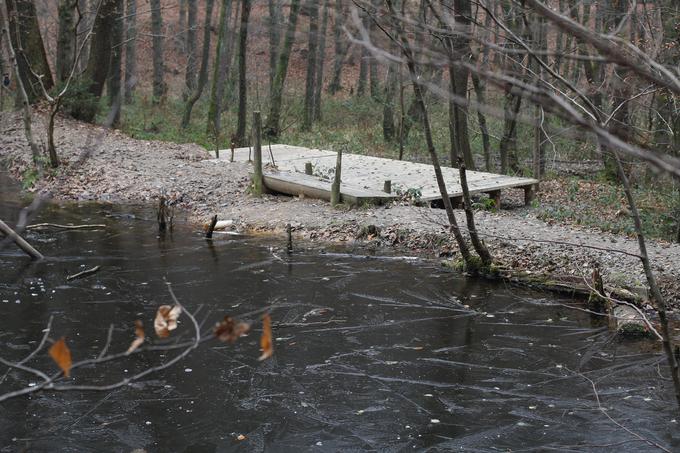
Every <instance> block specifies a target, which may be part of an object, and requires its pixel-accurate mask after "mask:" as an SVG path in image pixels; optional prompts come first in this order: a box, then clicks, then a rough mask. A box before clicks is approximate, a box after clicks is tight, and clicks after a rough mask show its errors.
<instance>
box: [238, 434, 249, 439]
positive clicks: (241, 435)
mask: <svg viewBox="0 0 680 453" xmlns="http://www.w3.org/2000/svg"><path fill="white" fill-rule="evenodd" d="M236 439H237V440H246V439H247V437H246V436H244V435H243V434H239V435H238V436H237V437H236Z"/></svg>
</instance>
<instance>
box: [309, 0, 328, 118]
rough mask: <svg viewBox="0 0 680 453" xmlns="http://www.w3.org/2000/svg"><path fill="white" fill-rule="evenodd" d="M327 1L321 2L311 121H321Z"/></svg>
mask: <svg viewBox="0 0 680 453" xmlns="http://www.w3.org/2000/svg"><path fill="white" fill-rule="evenodd" d="M328 2H329V0H325V1H324V4H323V18H322V20H321V31H320V32H319V45H318V51H317V56H316V59H317V65H316V76H315V81H314V115H313V118H312V120H313V121H321V92H322V90H323V70H324V62H325V61H326V33H327V31H328Z"/></svg>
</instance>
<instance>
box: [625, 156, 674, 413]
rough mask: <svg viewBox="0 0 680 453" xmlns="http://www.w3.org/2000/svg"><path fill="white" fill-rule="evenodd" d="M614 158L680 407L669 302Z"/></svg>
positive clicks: (630, 196)
mask: <svg viewBox="0 0 680 453" xmlns="http://www.w3.org/2000/svg"><path fill="white" fill-rule="evenodd" d="M613 153H614V155H613V157H614V159H615V161H616V166H617V169H618V171H619V178H620V180H621V183H622V184H623V189H624V191H625V193H626V199H627V200H628V207H629V208H630V213H631V216H632V217H633V223H634V225H635V234H636V236H637V240H638V247H639V249H640V261H642V267H643V269H644V271H645V277H646V278H647V284H648V285H649V289H650V293H651V295H652V301H653V302H654V306H655V308H656V311H657V313H658V314H659V321H660V324H661V336H662V338H663V341H662V343H663V350H664V352H665V354H666V360H667V361H668V367H669V368H670V370H671V379H672V380H673V387H674V388H675V399H676V401H677V403H678V407H679V408H680V372H679V369H678V362H677V359H676V357H675V354H674V353H673V344H672V339H671V332H670V327H669V325H668V304H666V300H665V299H664V297H663V295H662V294H661V291H660V290H659V286H658V285H657V283H656V277H655V276H654V271H653V270H652V265H651V263H650V261H649V255H648V254H647V244H646V241H645V236H644V234H643V232H642V223H641V221H640V213H639V212H638V209H637V205H636V203H635V198H634V197H633V192H632V190H631V187H630V181H629V180H628V177H627V176H626V172H625V171H624V169H623V165H622V164H621V159H620V158H619V155H618V153H617V152H616V151H613Z"/></svg>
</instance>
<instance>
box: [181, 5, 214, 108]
mask: <svg viewBox="0 0 680 453" xmlns="http://www.w3.org/2000/svg"><path fill="white" fill-rule="evenodd" d="M184 1H186V2H187V9H188V11H187V12H188V14H187V16H188V17H187V19H188V22H187V35H186V36H187V39H186V49H187V70H186V73H185V75H184V84H185V86H186V90H185V91H184V93H185V96H188V93H192V92H193V91H194V90H195V89H196V69H197V68H196V66H197V64H196V63H197V58H196V57H197V55H196V51H197V49H198V47H197V44H196V35H197V33H198V30H197V26H196V23H197V20H198V18H197V16H198V0H184ZM207 25H208V28H210V23H209V22H208V23H207Z"/></svg>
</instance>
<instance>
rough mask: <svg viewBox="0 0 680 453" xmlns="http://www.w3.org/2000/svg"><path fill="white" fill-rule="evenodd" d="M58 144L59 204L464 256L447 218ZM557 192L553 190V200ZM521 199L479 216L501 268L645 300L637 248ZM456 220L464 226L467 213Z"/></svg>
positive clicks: (190, 155) (180, 153)
mask: <svg viewBox="0 0 680 453" xmlns="http://www.w3.org/2000/svg"><path fill="white" fill-rule="evenodd" d="M0 119H1V120H2V123H1V130H2V134H1V136H0V159H1V160H2V161H3V162H4V163H5V165H6V166H7V167H8V169H9V171H10V173H11V174H12V175H13V176H14V177H16V178H18V179H21V178H22V177H26V175H27V174H28V173H27V172H26V171H27V169H30V168H31V166H32V165H31V161H30V150H29V148H28V146H27V145H26V140H25V137H24V131H23V127H22V124H21V120H20V117H19V116H16V115H10V114H4V115H2V116H1V117H0ZM34 129H35V132H36V134H37V136H38V137H44V125H43V124H42V121H35V125H34ZM55 139H56V142H57V143H58V146H59V150H58V151H59V154H60V158H61V162H62V164H61V167H60V168H59V169H57V170H55V171H48V173H49V174H48V175H47V176H45V177H44V178H43V179H41V180H39V181H37V182H36V184H35V186H34V187H33V189H32V190H35V191H38V190H41V191H42V190H46V191H49V192H51V194H52V195H53V196H54V197H55V198H57V199H61V200H97V201H108V202H150V201H153V200H157V199H158V197H159V196H160V194H161V192H162V191H165V192H166V193H167V194H168V196H169V198H170V199H172V200H173V202H174V203H175V206H176V209H177V212H178V213H181V212H184V213H186V214H187V216H188V217H189V219H190V220H191V221H193V222H196V223H201V224H202V223H204V222H206V221H207V220H208V219H209V218H210V217H211V216H212V215H214V214H218V216H219V218H220V219H233V220H234V228H235V229H237V230H239V231H244V232H251V233H252V232H274V233H282V232H283V231H284V230H285V227H286V224H288V223H290V224H291V225H292V226H293V229H294V235H295V238H296V240H300V239H304V240H309V241H317V242H322V243H332V242H340V243H345V244H349V245H354V246H357V247H368V248H378V247H386V246H389V247H396V248H398V249H399V250H400V251H401V252H402V253H404V251H407V250H408V251H409V252H408V253H417V254H420V255H426V256H445V257H454V258H455V257H456V254H457V247H456V245H455V242H454V241H453V240H452V238H451V236H450V235H449V234H448V233H447V228H446V217H445V214H444V212H443V210H439V209H431V208H426V207H415V206H412V205H408V204H406V203H393V204H390V205H388V206H380V207H370V208H352V209H349V208H342V209H334V208H332V207H331V206H330V205H329V204H328V203H327V202H324V201H319V200H311V199H300V198H292V197H288V196H275V195H265V196H263V197H261V198H256V197H253V196H251V195H249V193H248V185H249V179H248V170H249V166H248V164H243V163H227V162H224V161H215V160H210V156H209V154H208V153H207V152H206V151H205V150H204V149H203V148H201V147H199V146H197V145H178V144H172V143H165V142H153V141H140V140H135V139H131V138H129V137H126V136H125V135H123V134H121V133H120V132H118V131H109V130H105V129H103V128H100V127H97V126H91V125H85V124H82V123H78V122H75V121H72V120H68V119H60V120H59V121H58V123H57V127H56V136H55ZM554 192H555V189H554V188H551V190H550V191H549V193H554ZM520 199H521V192H519V191H517V193H514V192H513V191H507V192H504V206H503V208H504V209H503V210H501V211H500V212H487V211H479V212H477V213H476V221H477V225H478V229H479V230H480V231H481V232H482V233H483V234H484V235H485V240H486V242H487V244H488V245H489V247H490V249H491V251H492V253H493V255H494V257H495V259H496V261H497V262H498V263H499V267H500V268H502V269H506V270H509V271H512V272H513V273H515V272H518V273H519V272H522V273H524V275H537V276H539V275H540V276H541V277H540V278H537V279H536V280H537V281H541V280H546V279H547V280H551V281H562V282H572V283H574V284H575V285H576V284H578V283H579V282H580V283H581V284H582V283H583V281H584V280H583V279H584V278H588V279H589V278H590V276H591V274H592V270H593V268H594V266H599V267H600V268H601V272H602V274H603V277H604V280H605V284H606V285H610V286H615V287H624V288H628V289H631V290H633V291H634V292H638V293H640V292H644V291H643V290H641V288H643V287H644V282H645V279H644V274H643V271H642V267H641V265H640V264H639V260H638V259H637V258H636V257H635V256H630V255H626V254H622V253H617V252H615V251H614V249H615V250H619V251H624V252H626V253H628V254H633V255H635V254H637V253H638V245H637V241H636V240H635V239H634V238H630V237H626V236H622V235H616V234H610V233H603V232H601V231H597V230H594V229H589V228H585V227H580V226H577V225H562V224H557V223H555V222H551V223H546V222H544V221H542V220H539V219H538V218H537V217H536V212H537V211H536V210H535V209H532V208H525V207H523V206H521V202H520ZM457 216H458V221H459V222H460V224H461V225H465V220H464V216H463V213H462V212H458V213H457ZM588 247H595V248H588ZM600 249H608V250H600ZM609 249H611V250H609ZM648 249H649V254H650V258H651V259H652V260H653V263H654V269H655V271H656V272H657V273H658V275H659V277H660V281H661V282H662V284H663V288H664V290H665V292H666V294H667V296H668V297H669V301H670V302H671V303H672V304H673V306H675V307H678V306H679V305H680V298H679V297H678V294H679V293H680V290H679V288H678V285H677V281H678V278H679V277H680V245H678V244H670V243H665V242H660V241H649V244H648Z"/></svg>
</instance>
